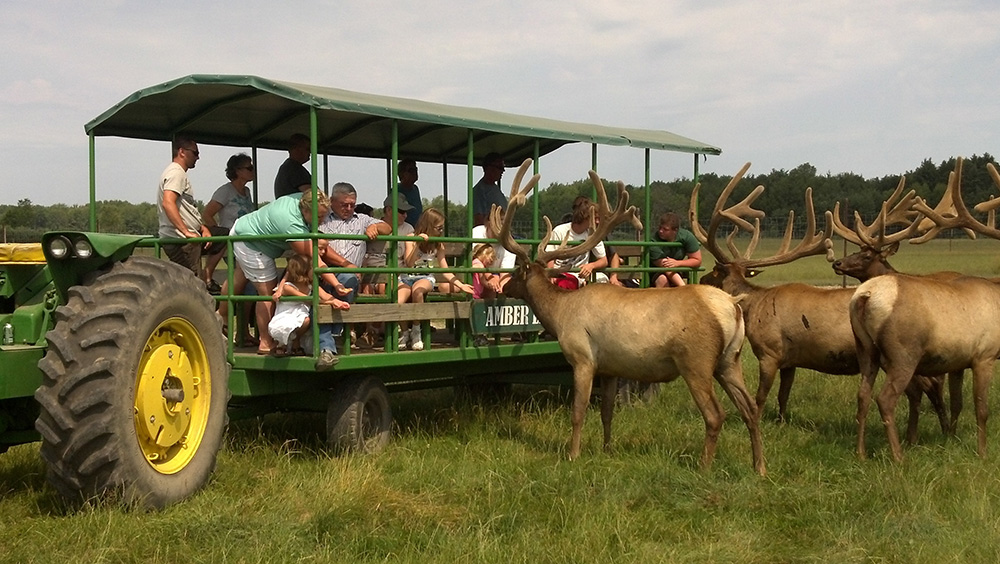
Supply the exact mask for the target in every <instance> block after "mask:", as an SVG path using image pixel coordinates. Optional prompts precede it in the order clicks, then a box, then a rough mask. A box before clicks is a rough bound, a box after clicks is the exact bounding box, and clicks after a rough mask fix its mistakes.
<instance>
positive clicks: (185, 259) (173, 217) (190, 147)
mask: <svg viewBox="0 0 1000 564" xmlns="http://www.w3.org/2000/svg"><path fill="white" fill-rule="evenodd" d="M171 150H172V154H173V160H172V161H171V162H170V164H169V165H167V168H166V169H165V170H164V171H163V174H162V175H161V176H160V185H159V188H158V190H157V193H156V205H157V208H158V216H159V225H160V227H159V231H158V233H159V236H160V237H162V238H182V239H186V238H191V237H209V236H211V233H210V232H209V230H208V227H205V226H204V225H203V224H202V222H201V212H199V211H198V205H197V204H196V203H195V200H194V190H193V189H192V188H191V182H190V181H188V177H187V171H188V169H192V168H194V165H195V163H196V162H198V144H197V143H195V142H194V140H192V139H191V138H189V137H185V136H181V135H178V136H177V137H175V138H174V141H173V143H172V144H171ZM201 251H202V245H201V243H188V244H180V245H177V244H171V245H163V252H165V253H166V254H167V257H169V258H170V260H171V261H173V262H176V263H177V264H179V265H181V266H183V267H185V268H187V269H188V270H190V271H191V272H192V273H194V275H195V276H197V277H198V278H202V275H201Z"/></svg>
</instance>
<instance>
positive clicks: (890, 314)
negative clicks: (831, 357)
mask: <svg viewBox="0 0 1000 564" xmlns="http://www.w3.org/2000/svg"><path fill="white" fill-rule="evenodd" d="M989 169H990V174H991V175H992V176H993V179H994V182H996V183H997V185H998V186H1000V175H997V173H996V169H995V168H994V167H993V166H992V165H989ZM961 175H962V160H961V159H958V160H957V162H956V164H955V171H954V172H952V173H951V175H950V177H949V187H948V192H949V194H950V195H951V196H952V198H953V201H954V205H953V208H954V210H955V213H954V214H953V215H951V216H949V217H946V216H944V215H942V214H941V213H939V211H938V210H935V209H931V208H930V207H928V206H927V205H926V203H924V202H923V201H922V200H918V202H917V204H916V205H914V208H915V209H917V210H918V211H920V213H922V214H924V215H925V216H927V218H929V219H931V220H932V221H933V223H934V224H935V227H934V228H933V229H931V230H929V231H927V232H926V233H924V234H923V235H921V236H920V238H919V239H920V240H924V241H926V240H929V239H930V238H932V237H933V236H934V235H935V234H936V233H937V232H939V231H940V230H941V229H946V228H954V227H961V228H964V229H967V230H971V231H973V232H975V233H980V234H983V235H986V236H988V237H992V238H1000V230H997V229H996V228H995V227H994V220H993V217H992V210H994V209H995V207H996V204H997V203H996V202H987V203H983V204H980V205H979V206H977V207H976V209H977V210H980V211H984V210H985V211H990V213H991V218H990V221H989V222H988V224H986V225H984V224H982V223H980V222H979V221H977V220H976V219H975V218H973V217H972V215H971V214H970V213H969V211H968V210H967V209H966V207H965V204H964V203H963V201H962V196H961ZM942 312H946V315H942ZM998 316H1000V286H998V284H997V283H996V282H995V281H993V280H987V279H984V278H978V277H971V276H960V277H950V278H935V277H928V276H908V275H902V274H896V275H891V276H879V277H876V278H873V279H871V280H868V281H867V282H864V283H863V284H861V285H860V286H859V287H858V289H857V291H856V292H855V294H854V296H853V297H852V298H851V303H850V317H851V327H852V329H853V331H854V335H855V341H856V344H857V349H858V360H859V363H860V365H861V375H862V380H861V386H860V387H859V389H858V414H857V422H858V444H857V452H858V455H859V456H861V457H864V456H866V451H865V439H864V436H865V421H866V419H867V415H868V409H869V407H870V404H871V396H872V389H873V386H874V382H875V377H876V375H877V374H878V371H879V369H880V368H881V369H882V370H883V371H884V372H885V375H886V378H885V383H884V384H883V386H882V389H881V390H880V391H879V394H878V397H877V399H876V402H877V403H878V407H879V411H880V413H881V415H882V421H883V423H884V424H885V426H886V432H887V434H888V437H889V446H890V449H891V451H892V455H893V458H895V459H896V460H901V459H902V456H903V454H902V449H901V448H900V445H899V438H898V436H897V432H896V425H895V407H896V403H897V401H898V398H899V395H900V393H901V392H902V390H904V389H905V388H906V386H907V385H909V383H910V381H911V380H912V379H913V378H914V375H915V374H918V373H919V374H943V373H945V372H948V373H951V374H952V375H953V376H952V377H951V378H950V379H949V391H950V394H951V396H952V401H953V402H954V401H955V400H956V397H957V398H960V397H961V385H962V382H961V378H960V377H957V378H956V377H954V375H956V374H958V375H960V374H961V372H962V371H963V370H965V369H966V368H971V369H972V374H973V389H972V392H973V401H974V405H975V411H976V427H977V438H978V451H979V454H980V456H985V454H986V419H987V416H988V410H987V404H986V401H987V394H988V391H989V382H990V380H991V379H992V376H993V364H994V362H995V360H996V358H997V357H998V356H1000V324H997V319H998ZM955 417H957V414H955V413H953V419H954V418H955Z"/></svg>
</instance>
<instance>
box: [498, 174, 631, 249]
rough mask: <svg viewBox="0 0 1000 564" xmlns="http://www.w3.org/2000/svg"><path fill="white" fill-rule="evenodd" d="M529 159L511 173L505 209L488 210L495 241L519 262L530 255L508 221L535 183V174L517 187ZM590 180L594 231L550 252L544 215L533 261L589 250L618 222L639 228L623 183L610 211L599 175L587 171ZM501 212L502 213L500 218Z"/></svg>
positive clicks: (549, 232)
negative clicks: (594, 199)
mask: <svg viewBox="0 0 1000 564" xmlns="http://www.w3.org/2000/svg"><path fill="white" fill-rule="evenodd" d="M531 163H532V160H531V159H525V160H524V162H523V163H521V166H520V168H518V169H517V174H516V175H515V176H514V183H513V184H512V185H511V188H510V198H509V199H508V201H507V212H506V213H503V212H502V211H501V210H500V207H499V206H497V205H495V204H494V206H493V207H492V208H491V209H490V219H489V221H490V229H491V230H492V231H493V233H495V234H496V238H497V240H498V241H499V242H500V244H501V245H502V246H503V248H505V249H507V250H508V251H510V252H511V253H514V256H516V257H518V258H519V259H521V261H522V262H530V261H531V257H530V255H529V253H528V250H527V248H525V247H524V246H523V245H521V244H520V243H518V242H517V241H515V240H514V237H513V236H512V235H511V233H510V228H511V224H512V222H513V221H514V213H515V212H516V211H517V209H518V208H520V207H522V206H523V205H524V204H525V202H526V201H527V198H526V196H525V195H526V194H527V193H528V192H529V191H530V190H531V189H532V188H534V186H535V185H536V184H538V179H539V178H540V176H539V175H537V174H536V175H534V176H532V177H531V179H530V180H528V184H527V185H525V187H524V188H521V187H520V186H521V180H522V179H523V178H524V175H525V174H526V173H527V171H528V168H529V167H531ZM590 179H591V180H592V181H593V182H594V187H595V188H596V189H597V211H596V213H598V214H599V215H598V217H599V218H600V221H599V222H597V221H594V216H593V213H594V212H592V213H591V224H592V225H593V224H594V223H597V226H596V227H595V229H594V232H593V233H591V234H590V235H588V236H587V239H586V240H585V241H584V242H582V243H580V244H579V245H575V246H572V247H568V246H567V241H566V240H563V241H562V243H561V244H560V245H559V246H558V247H557V248H556V249H554V250H552V251H546V250H545V247H546V245H548V242H549V240H550V239H551V238H552V222H551V221H549V218H548V216H544V217H543V219H544V220H545V235H544V236H543V237H542V240H541V242H540V243H539V245H538V248H539V252H538V257H537V259H536V261H537V262H540V263H542V264H545V263H547V262H548V261H550V260H556V259H563V258H569V257H574V256H577V255H582V254H584V253H587V252H589V251H590V249H592V248H594V247H596V246H597V244H598V243H600V242H601V241H602V240H603V239H604V237H605V236H606V235H607V234H608V233H609V232H610V231H611V229H613V228H614V227H615V226H616V225H618V224H619V223H622V222H624V221H630V222H632V225H633V226H635V228H636V229H640V230H641V229H642V222H640V221H639V216H638V214H637V213H636V209H635V206H629V205H628V192H627V191H626V190H625V183H624V182H620V181H619V182H618V206H617V207H616V208H615V210H614V211H613V212H612V211H611V209H610V206H609V205H608V196H607V193H606V192H605V190H604V184H603V183H602V182H601V177H600V176H598V175H597V173H596V172H594V171H590ZM501 214H502V215H503V217H502V219H501Z"/></svg>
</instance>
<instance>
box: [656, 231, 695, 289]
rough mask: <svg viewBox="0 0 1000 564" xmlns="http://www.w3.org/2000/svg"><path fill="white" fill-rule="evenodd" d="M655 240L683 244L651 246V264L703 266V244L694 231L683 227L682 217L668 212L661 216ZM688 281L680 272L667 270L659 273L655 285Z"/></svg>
mask: <svg viewBox="0 0 1000 564" xmlns="http://www.w3.org/2000/svg"><path fill="white" fill-rule="evenodd" d="M652 240H653V242H659V243H672V242H678V243H680V244H681V245H680V246H679V247H678V246H675V245H671V246H659V245H653V246H650V247H649V265H650V266H656V267H660V268H682V267H683V268H698V267H699V266H701V245H700V244H699V243H698V240H697V239H696V238H695V236H694V233H691V232H690V231H688V230H687V229H684V228H682V227H681V220H680V217H679V216H678V215H677V214H675V213H673V212H667V213H665V214H663V215H661V216H660V227H659V229H657V231H656V233H654V234H653V239H652ZM686 283H687V282H685V281H684V277H683V276H681V274H680V273H679V272H674V271H666V272H663V273H660V274H657V275H656V277H655V278H654V279H653V285H654V286H656V287H657V288H665V287H667V286H683V285H685V284H686Z"/></svg>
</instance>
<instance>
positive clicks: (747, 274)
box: [743, 268, 764, 278]
mask: <svg viewBox="0 0 1000 564" xmlns="http://www.w3.org/2000/svg"><path fill="white" fill-rule="evenodd" d="M762 272H764V271H763V270H759V269H756V268H748V269H747V270H746V272H744V273H743V277H744V278H753V277H754V276H757V275H758V274H760V273H762Z"/></svg>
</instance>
